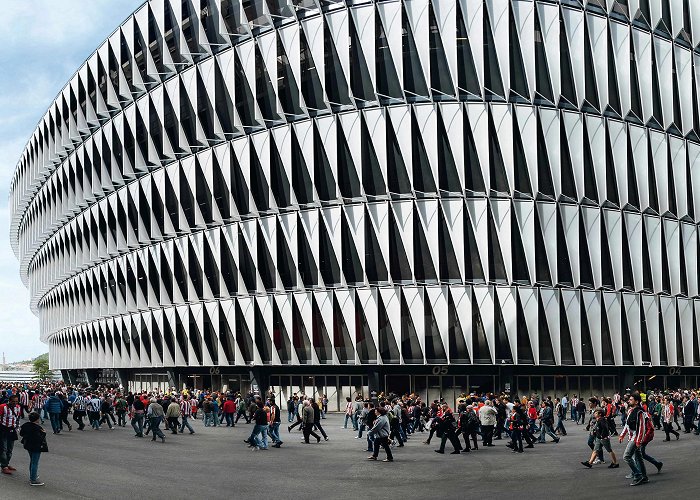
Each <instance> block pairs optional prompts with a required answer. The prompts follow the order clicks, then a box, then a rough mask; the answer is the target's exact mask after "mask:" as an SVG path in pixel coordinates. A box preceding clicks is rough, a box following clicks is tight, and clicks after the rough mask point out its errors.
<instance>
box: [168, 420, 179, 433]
mask: <svg viewBox="0 0 700 500" xmlns="http://www.w3.org/2000/svg"><path fill="white" fill-rule="evenodd" d="M179 424H180V422H178V419H177V417H168V427H170V430H171V431H172V432H173V434H177V426H178V425H179Z"/></svg>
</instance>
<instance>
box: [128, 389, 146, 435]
mask: <svg viewBox="0 0 700 500" xmlns="http://www.w3.org/2000/svg"><path fill="white" fill-rule="evenodd" d="M131 412H132V416H131V427H133V428H134V432H135V433H136V434H135V435H134V437H143V420H144V416H145V413H146V405H145V404H144V403H143V401H142V400H141V398H138V397H137V398H134V402H133V403H132V404H131Z"/></svg>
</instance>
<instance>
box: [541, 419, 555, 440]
mask: <svg viewBox="0 0 700 500" xmlns="http://www.w3.org/2000/svg"><path fill="white" fill-rule="evenodd" d="M547 434H549V435H550V436H552V439H554V440H555V441H559V438H558V437H557V435H556V434H554V430H552V426H551V425H549V424H546V423H544V422H542V427H541V430H540V443H544V442H545V441H546V440H545V435H547Z"/></svg>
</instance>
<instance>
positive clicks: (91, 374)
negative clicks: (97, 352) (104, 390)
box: [83, 370, 97, 387]
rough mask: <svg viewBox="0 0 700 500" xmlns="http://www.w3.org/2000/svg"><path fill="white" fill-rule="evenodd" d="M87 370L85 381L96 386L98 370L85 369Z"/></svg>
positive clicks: (91, 385)
mask: <svg viewBox="0 0 700 500" xmlns="http://www.w3.org/2000/svg"><path fill="white" fill-rule="evenodd" d="M83 371H84V372H85V381H86V382H87V384H88V385H89V386H90V387H96V384H97V370H83Z"/></svg>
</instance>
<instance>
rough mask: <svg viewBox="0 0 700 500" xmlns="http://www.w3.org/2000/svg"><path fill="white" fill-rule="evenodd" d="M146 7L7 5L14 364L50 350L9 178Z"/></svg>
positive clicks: (1, 276) (1, 130) (8, 337)
mask: <svg viewBox="0 0 700 500" xmlns="http://www.w3.org/2000/svg"><path fill="white" fill-rule="evenodd" d="M142 3H144V1H143V0H59V1H57V0H33V1H31V2H28V1H27V0H3V1H2V10H3V15H2V23H0V47H1V49H0V352H4V353H5V356H6V358H7V361H8V362H11V361H20V360H22V359H27V358H29V357H34V356H37V355H39V354H41V353H43V352H46V351H47V350H48V348H47V346H46V345H45V344H43V343H42V342H40V341H39V321H38V320H37V318H36V317H35V316H34V315H33V314H32V313H31V311H30V310H29V293H28V291H27V289H26V288H25V287H24V285H23V284H22V282H21V281H20V278H19V265H18V263H17V260H16V258H15V256H14V253H13V252H12V249H11V248H10V241H9V235H8V228H9V224H10V221H9V215H10V214H9V209H8V207H7V200H8V191H9V185H10V179H11V178H12V173H13V172H14V169H15V166H16V164H17V160H18V158H19V157H20V155H21V153H22V149H23V148H24V145H25V143H26V142H27V139H28V138H29V136H30V135H31V134H32V132H33V130H34V127H35V126H36V124H37V123H38V121H39V119H40V118H41V117H42V116H43V115H44V113H45V112H46V110H47V108H48V105H49V103H50V102H51V101H52V100H53V99H54V98H55V97H56V95H57V94H58V92H59V91H60V90H61V89H62V88H63V86H64V85H65V84H66V83H67V82H68V80H69V79H70V78H71V76H73V73H75V71H76V70H77V69H78V67H79V66H80V65H81V63H82V62H83V61H84V60H85V59H87V57H88V56H89V55H90V54H91V53H92V52H93V51H94V50H95V49H97V47H98V45H100V43H102V41H103V40H104V39H105V38H107V36H109V35H110V34H111V33H112V32H113V31H114V29H115V28H117V27H118V26H119V25H120V24H121V22H122V21H123V20H124V19H125V18H126V17H127V16H128V15H129V14H130V13H131V12H133V11H134V10H136V8H137V7H138V6H139V5H141V4H142Z"/></svg>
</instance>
